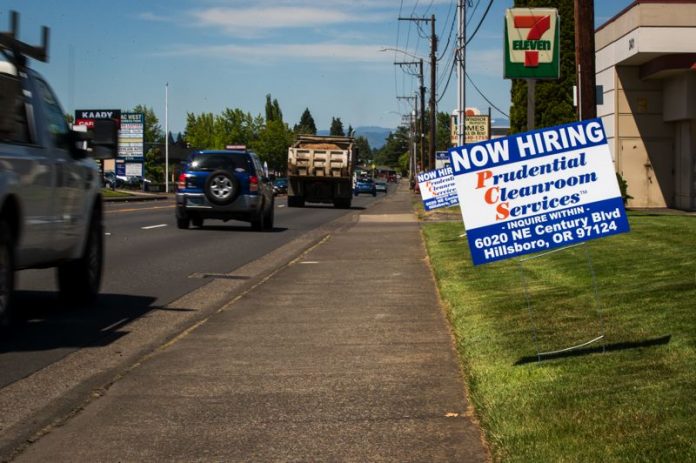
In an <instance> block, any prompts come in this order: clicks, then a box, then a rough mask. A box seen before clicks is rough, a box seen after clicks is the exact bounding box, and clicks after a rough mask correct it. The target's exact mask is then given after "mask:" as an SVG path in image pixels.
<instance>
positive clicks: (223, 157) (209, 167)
mask: <svg viewBox="0 0 696 463" xmlns="http://www.w3.org/2000/svg"><path fill="white" fill-rule="evenodd" d="M251 167H252V166H251V163H250V162H249V161H248V158H247V156H245V155H244V154H241V153H235V154H225V153H218V154H196V155H194V156H193V157H192V158H191V162H190V164H189V168H188V170H191V171H213V170H218V169H225V170H230V171H239V170H240V169H241V170H243V171H250V172H251V171H252V169H251Z"/></svg>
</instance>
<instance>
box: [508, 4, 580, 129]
mask: <svg viewBox="0 0 696 463" xmlns="http://www.w3.org/2000/svg"><path fill="white" fill-rule="evenodd" d="M515 6H516V7H533V8H558V14H559V15H560V17H561V33H560V44H559V46H560V47H561V48H560V50H561V63H560V71H561V72H560V74H561V76H560V79H559V80H548V81H545V80H538V81H537V83H536V98H535V125H536V127H537V128H539V127H549V126H553V125H558V124H563V123H566V122H572V121H574V120H576V119H577V116H576V113H575V108H574V107H573V85H575V83H576V77H577V76H576V74H575V20H574V19H575V18H574V5H573V0H515ZM511 96H512V107H511V108H510V132H511V133H517V132H523V131H525V130H527V82H526V81H525V80H523V79H514V80H513V81H512V89H511Z"/></svg>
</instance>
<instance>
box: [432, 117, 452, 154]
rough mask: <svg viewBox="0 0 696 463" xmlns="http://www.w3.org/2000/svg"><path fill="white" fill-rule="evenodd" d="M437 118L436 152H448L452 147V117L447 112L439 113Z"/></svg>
mask: <svg viewBox="0 0 696 463" xmlns="http://www.w3.org/2000/svg"><path fill="white" fill-rule="evenodd" d="M435 117H436V118H437V131H436V132H435V151H446V150H447V149H448V148H450V147H451V146H452V140H451V138H450V134H451V132H450V130H451V125H452V120H451V118H450V115H449V114H447V113H445V112H439V113H437V115H436V116H435Z"/></svg>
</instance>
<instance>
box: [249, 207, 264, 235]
mask: <svg viewBox="0 0 696 463" xmlns="http://www.w3.org/2000/svg"><path fill="white" fill-rule="evenodd" d="M251 228H253V229H254V230H257V231H262V230H264V229H265V228H266V211H265V210H264V209H261V211H260V212H259V215H257V216H256V217H254V218H253V219H252V220H251Z"/></svg>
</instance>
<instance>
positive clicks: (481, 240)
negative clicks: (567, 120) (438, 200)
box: [449, 119, 629, 265]
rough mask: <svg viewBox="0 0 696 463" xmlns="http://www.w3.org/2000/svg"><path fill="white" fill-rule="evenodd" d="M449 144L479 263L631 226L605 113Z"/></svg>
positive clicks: (468, 229)
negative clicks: (611, 149)
mask: <svg viewBox="0 0 696 463" xmlns="http://www.w3.org/2000/svg"><path fill="white" fill-rule="evenodd" d="M449 152H450V159H451V165H450V167H451V168H452V173H453V176H454V183H455V188H456V191H457V194H458V196H459V202H460V203H461V204H466V207H465V208H464V207H462V208H461V211H462V218H463V219H464V225H465V227H466V231H467V238H468V241H469V248H470V249H471V256H472V260H473V262H474V264H475V265H479V264H485V263H489V262H494V261H497V260H502V259H508V258H511V257H514V256H519V255H523V254H529V253H534V252H539V251H546V250H549V249H553V248H557V247H562V246H569V245H571V244H574V243H578V242H582V241H587V240H591V239H596V238H603V237H606V236H610V235H615V234H618V233H624V232H627V231H628V230H629V226H628V220H627V218H626V212H625V210H624V207H623V200H622V198H621V192H620V190H619V186H618V182H617V180H616V174H615V172H614V166H613V162H612V159H611V153H610V151H609V146H608V145H607V140H606V135H605V133H604V127H603V126H602V121H601V120H600V119H590V120H587V121H582V122H575V123H571V124H566V125H562V126H558V127H550V128H545V129H541V130H536V131H532V132H526V133H520V134H516V135H513V136H510V137H505V138H497V139H493V140H488V141H485V142H481V143H474V144H470V145H464V146H459V147H456V148H452V149H450V151H449Z"/></svg>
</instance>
